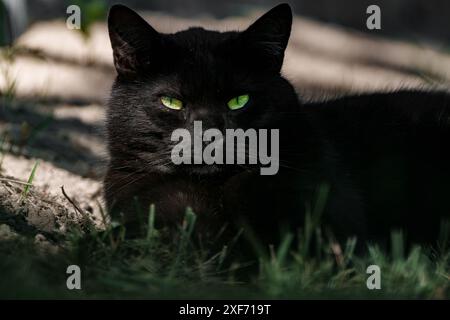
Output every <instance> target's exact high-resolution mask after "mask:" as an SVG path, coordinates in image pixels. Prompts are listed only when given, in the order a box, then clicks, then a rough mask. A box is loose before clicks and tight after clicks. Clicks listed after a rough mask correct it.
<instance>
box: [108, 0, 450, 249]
mask: <svg viewBox="0 0 450 320" xmlns="http://www.w3.org/2000/svg"><path fill="white" fill-rule="evenodd" d="M291 23H292V13H291V9H290V7H289V6H288V5H287V4H282V5H279V6H277V7H275V8H273V9H272V10H270V11H269V12H268V13H266V14H265V15H263V16H262V17H261V18H259V19H258V20H257V21H256V22H255V23H253V24H252V25H251V26H250V27H249V28H248V29H247V30H245V31H243V32H216V31H208V30H204V29H202V28H191V29H188V30H185V31H181V32H177V33H174V34H161V33H158V32H157V31H155V30H154V29H153V28H152V27H151V26H150V25H148V24H147V23H146V22H145V21H144V20H143V19H142V18H141V17H139V16H138V15H137V14H136V13H135V12H134V11H132V10H130V9H128V8H126V7H124V6H121V5H116V6H113V7H112V8H111V11H110V13H109V18H108V26H109V35H110V39H111V44H112V48H113V52H114V64H115V67H116V69H117V72H118V77H117V80H116V82H115V84H114V86H113V89H112V94H111V99H110V101H109V108H108V116H107V130H108V137H109V144H108V146H109V152H110V164H109V170H108V173H107V175H106V178H105V183H104V184H105V198H106V201H107V205H108V209H109V211H110V212H112V213H113V214H114V213H115V214H116V215H119V214H121V215H122V217H123V219H125V222H126V224H127V225H128V228H129V230H131V232H139V227H140V225H142V224H141V222H140V221H139V216H140V214H139V211H140V210H143V212H144V213H146V210H147V208H148V207H149V205H150V204H151V203H154V204H155V206H156V211H157V220H158V221H159V222H160V223H162V224H164V225H176V224H179V223H180V222H181V220H182V218H183V215H184V212H185V209H186V207H187V206H190V207H192V209H193V211H194V212H195V213H196V214H197V216H198V219H197V221H198V224H197V228H198V230H199V231H200V232H204V233H208V232H209V233H211V234H214V233H216V232H217V230H219V229H220V228H221V227H222V226H223V225H224V224H226V223H228V224H230V226H235V225H240V223H241V222H242V221H245V224H246V226H248V227H249V228H251V229H252V230H253V231H254V232H255V233H256V235H257V236H258V238H260V239H261V240H262V241H265V242H272V243H273V242H275V241H277V240H278V236H279V235H280V232H279V228H281V229H283V228H285V229H288V230H296V229H297V228H298V227H301V225H302V223H303V222H304V219H305V212H307V210H308V207H311V206H314V202H315V195H316V192H317V189H318V188H319V187H320V186H327V187H328V189H329V193H328V197H327V201H326V205H325V206H324V210H323V214H322V217H321V218H322V221H323V223H324V224H325V225H327V226H329V228H330V229H331V230H332V231H333V233H334V234H335V235H336V236H337V237H338V238H345V237H348V236H354V235H355V236H357V237H358V239H359V240H360V243H363V242H364V241H365V240H378V241H380V240H381V241H383V240H384V239H386V237H387V236H388V234H389V232H390V231H391V229H393V228H402V229H404V230H405V231H406V233H407V237H408V239H409V240H411V241H433V240H435V239H436V237H437V234H438V232H439V228H440V220H441V219H442V218H445V217H449V215H450V201H448V199H447V198H448V196H449V195H450V167H449V161H450V150H449V142H450V97H449V96H448V95H447V94H445V93H442V92H418V91H397V92H392V93H380V94H366V95H360V96H354V97H346V98H341V99H338V100H333V101H328V102H323V103H303V102H301V101H300V100H299V99H298V97H297V95H296V93H295V90H294V88H293V87H292V85H291V84H290V83H289V82H288V81H287V80H286V79H284V78H283V77H282V76H281V75H280V69H281V66H282V63H283V58H284V51H285V48H286V46H287V44H288V39H289V35H290V31H291ZM239 97H244V98H243V101H244V102H241V101H240V100H239V99H240V98H239ZM233 99H234V100H233ZM230 102H232V103H231V105H230ZM236 105H237V107H236ZM196 120H200V121H202V124H203V128H204V129H207V128H217V129H219V130H221V131H224V130H225V129H230V128H231V129H235V128H242V129H244V130H246V129H249V128H254V129H264V128H265V129H274V128H275V129H279V132H280V142H279V145H280V151H279V152H280V160H279V166H280V169H279V172H278V173H277V174H276V175H272V176H264V175H260V171H259V170H257V168H255V166H249V165H206V164H197V165H195V164H192V165H189V164H183V165H175V164H174V163H173V162H172V161H171V157H170V156H171V150H172V148H173V147H174V145H175V144H176V142H173V141H171V134H172V132H173V131H174V130H175V129H177V128H185V129H187V130H189V131H190V132H192V130H193V122H194V121H196ZM139 208H140V209H139Z"/></svg>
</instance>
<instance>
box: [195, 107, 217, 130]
mask: <svg viewBox="0 0 450 320" xmlns="http://www.w3.org/2000/svg"><path fill="white" fill-rule="evenodd" d="M194 121H201V122H202V127H203V128H204V129H209V128H216V129H221V128H223V126H224V124H225V121H224V118H223V114H222V113H221V112H220V111H217V110H211V109H209V108H198V109H195V110H192V111H191V112H190V113H189V122H190V123H194Z"/></svg>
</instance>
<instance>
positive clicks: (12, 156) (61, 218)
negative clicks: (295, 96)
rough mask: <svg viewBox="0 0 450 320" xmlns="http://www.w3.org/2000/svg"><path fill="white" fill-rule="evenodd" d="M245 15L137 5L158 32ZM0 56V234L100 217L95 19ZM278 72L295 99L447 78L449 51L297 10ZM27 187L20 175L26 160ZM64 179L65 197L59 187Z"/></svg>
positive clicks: (103, 84) (46, 30)
mask: <svg viewBox="0 0 450 320" xmlns="http://www.w3.org/2000/svg"><path fill="white" fill-rule="evenodd" d="M258 14H259V13H256V12H255V14H254V16H252V17H248V18H242V17H230V18H227V19H221V20H213V19H210V18H204V19H196V20H189V19H182V18H177V17H173V16H165V15H161V14H153V13H147V14H146V15H145V17H146V18H147V20H148V21H149V22H150V23H151V24H152V25H153V26H154V27H155V28H156V29H157V30H159V31H162V32H174V31H177V30H180V29H184V28H186V27H188V26H197V25H200V26H204V27H208V28H211V29H218V30H230V29H240V30H242V29H244V28H245V27H246V26H247V25H248V24H249V23H250V22H251V21H252V20H253V19H254V18H255V17H256V16H257V15H258ZM16 47H17V48H16V49H15V50H13V53H12V54H11V55H6V54H2V58H1V60H0V88H2V92H4V93H5V92H10V94H9V95H8V96H4V97H2V100H1V104H2V105H1V107H0V146H1V150H3V151H2V152H1V154H0V163H1V166H0V168H1V171H0V238H1V237H11V236H15V235H17V234H20V235H32V236H34V237H35V239H36V241H47V240H48V239H52V237H53V235H54V234H55V233H61V232H64V231H65V230H67V228H68V227H69V226H70V225H71V224H72V223H77V224H79V223H82V222H83V221H84V220H85V219H92V220H93V221H94V222H95V223H96V224H97V225H98V226H101V225H102V221H103V220H102V215H101V207H102V206H103V205H102V203H103V200H102V196H101V195H102V192H101V190H102V185H101V180H102V176H103V174H104V172H105V166H106V163H107V153H106V150H105V140H104V133H103V123H104V111H105V108H104V105H105V101H106V99H107V97H108V93H109V90H110V87H111V84H112V82H113V80H114V76H115V71H114V69H113V66H112V52H111V49H110V45H109V39H108V37H107V30H106V26H105V24H104V23H98V24H96V25H94V26H93V27H92V30H91V35H90V37H89V38H85V37H83V36H82V35H81V33H79V32H78V31H76V30H69V29H67V28H66V26H65V23H64V21H62V20H61V21H59V20H56V21H46V22H39V23H36V24H34V25H32V26H31V27H30V28H29V29H28V31H27V32H26V33H24V34H23V35H22V36H21V37H20V38H19V39H18V41H17V46H16ZM283 74H284V75H285V76H286V77H287V78H288V79H289V80H291V81H292V83H293V84H294V85H295V87H296V88H297V90H298V92H299V94H300V96H301V97H302V98H304V99H323V98H326V97H331V96H336V95H342V94H346V93H358V92H367V91H379V90H393V89H397V88H401V87H403V88H405V87H407V88H443V89H448V88H449V86H450V54H449V52H445V51H440V50H439V48H436V47H430V46H428V45H426V44H422V43H407V42H404V41H398V40H389V39H385V38H380V37H377V36H376V35H374V36H373V37H370V36H367V35H363V34H360V33H358V32H356V31H351V30H346V29H343V28H340V27H338V26H334V25H327V24H322V23H318V22H315V21H311V20H309V19H306V18H303V17H299V16H297V17H296V18H295V20H294V27H293V32H292V37H291V40H290V44H289V48H288V50H287V54H286V59H285V65H284V67H283ZM36 162H38V164H37V168H36V171H35V176H34V178H33V180H32V187H31V188H30V189H29V190H28V191H27V190H26V189H27V188H26V187H27V181H28V179H29V177H30V174H31V172H32V170H33V167H34V166H35V164H36ZM61 187H64V191H65V195H64V194H63V192H62V188H61Z"/></svg>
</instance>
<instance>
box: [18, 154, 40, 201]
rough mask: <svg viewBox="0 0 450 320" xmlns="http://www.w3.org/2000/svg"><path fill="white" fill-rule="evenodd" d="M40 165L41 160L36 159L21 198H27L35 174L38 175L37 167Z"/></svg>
mask: <svg viewBox="0 0 450 320" xmlns="http://www.w3.org/2000/svg"><path fill="white" fill-rule="evenodd" d="M38 165H39V161H36V162H35V163H34V166H33V169H32V170H31V173H30V175H29V177H28V180H27V184H26V185H25V187H24V188H23V191H22V195H21V197H20V199H21V200H23V199H25V198H26V197H27V195H28V192H30V188H31V186H32V185H33V180H34V176H35V175H36V169H37V167H38Z"/></svg>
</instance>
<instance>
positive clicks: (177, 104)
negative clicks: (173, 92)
mask: <svg viewBox="0 0 450 320" xmlns="http://www.w3.org/2000/svg"><path fill="white" fill-rule="evenodd" d="M161 103H162V104H163V105H164V106H166V107H167V108H169V109H172V110H181V108H183V101H181V100H178V99H175V98H172V97H167V96H162V97H161Z"/></svg>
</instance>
